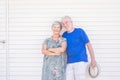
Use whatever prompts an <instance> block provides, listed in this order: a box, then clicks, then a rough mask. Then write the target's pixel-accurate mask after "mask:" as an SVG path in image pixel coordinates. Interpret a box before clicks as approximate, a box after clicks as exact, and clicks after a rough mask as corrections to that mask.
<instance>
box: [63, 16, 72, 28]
mask: <svg viewBox="0 0 120 80" xmlns="http://www.w3.org/2000/svg"><path fill="white" fill-rule="evenodd" d="M62 26H63V27H64V28H65V29H69V27H70V26H71V21H70V20H68V19H67V18H63V19H62Z"/></svg>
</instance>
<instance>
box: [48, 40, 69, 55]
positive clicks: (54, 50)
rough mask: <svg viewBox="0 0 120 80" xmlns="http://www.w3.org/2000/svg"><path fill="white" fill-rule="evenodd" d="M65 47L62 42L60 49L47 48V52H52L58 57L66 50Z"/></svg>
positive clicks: (64, 43)
mask: <svg viewBox="0 0 120 80" xmlns="http://www.w3.org/2000/svg"><path fill="white" fill-rule="evenodd" d="M66 47H67V44H66V42H63V43H62V44H61V47H58V48H49V49H48V50H49V51H51V52H54V53H56V54H58V55H60V54H61V53H63V52H64V51H65V50H66Z"/></svg>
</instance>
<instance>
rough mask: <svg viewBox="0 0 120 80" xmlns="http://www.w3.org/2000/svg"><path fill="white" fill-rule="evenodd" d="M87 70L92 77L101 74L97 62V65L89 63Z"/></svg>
mask: <svg viewBox="0 0 120 80" xmlns="http://www.w3.org/2000/svg"><path fill="white" fill-rule="evenodd" d="M87 71H88V74H89V76H90V77H91V78H96V77H97V76H98V75H99V74H100V66H99V65H98V64H96V66H95V67H92V65H91V64H88V68H87Z"/></svg>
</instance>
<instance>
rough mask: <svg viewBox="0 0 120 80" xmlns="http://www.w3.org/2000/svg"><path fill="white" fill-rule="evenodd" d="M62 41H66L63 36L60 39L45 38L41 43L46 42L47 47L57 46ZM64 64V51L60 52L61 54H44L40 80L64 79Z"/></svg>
mask: <svg viewBox="0 0 120 80" xmlns="http://www.w3.org/2000/svg"><path fill="white" fill-rule="evenodd" d="M63 42H66V39H65V38H62V40H53V39H52V38H47V39H46V40H45V41H44V43H43V44H46V45H47V49H49V48H58V47H60V46H61V44H62V43H63ZM66 64H67V55H66V52H63V53H61V55H52V56H46V55H44V59H43V67H42V68H43V69H42V80H65V74H66V73H65V70H66Z"/></svg>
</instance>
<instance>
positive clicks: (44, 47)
mask: <svg viewBox="0 0 120 80" xmlns="http://www.w3.org/2000/svg"><path fill="white" fill-rule="evenodd" d="M41 51H42V53H43V54H44V55H49V56H51V55H58V54H55V53H54V52H51V51H49V50H47V46H46V45H45V44H43V45H42V49H41Z"/></svg>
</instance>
